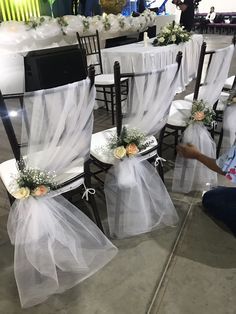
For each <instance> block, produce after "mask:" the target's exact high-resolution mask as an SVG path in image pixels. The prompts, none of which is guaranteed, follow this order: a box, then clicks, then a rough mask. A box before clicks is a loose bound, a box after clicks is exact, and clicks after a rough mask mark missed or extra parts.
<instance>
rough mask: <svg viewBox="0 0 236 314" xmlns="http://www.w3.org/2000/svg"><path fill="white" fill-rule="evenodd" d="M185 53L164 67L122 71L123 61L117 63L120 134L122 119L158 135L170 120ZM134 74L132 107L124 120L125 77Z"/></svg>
mask: <svg viewBox="0 0 236 314" xmlns="http://www.w3.org/2000/svg"><path fill="white" fill-rule="evenodd" d="M181 59H182V53H181V52H179V53H178V55H177V58H176V61H177V62H176V63H175V64H171V65H167V66H165V67H164V68H163V69H160V70H153V71H151V72H144V73H122V74H121V73H120V65H119V62H117V61H116V62H115V64H114V81H115V95H116V121H117V125H116V126H117V135H118V136H119V135H120V133H121V130H122V123H124V124H128V125H129V126H131V127H133V128H135V127H138V128H140V130H141V131H143V132H145V133H146V134H147V135H154V134H156V133H158V131H159V130H160V129H161V128H162V126H163V125H164V124H165V123H166V119H167V117H168V114H169V109H170V105H171V102H172V100H173V97H174V95H175V93H176V90H177V83H178V73H179V68H180V64H181ZM122 78H130V88H129V95H128V108H127V112H126V113H125V117H124V121H122V120H123V114H122V106H121V88H122V87H121V79H122Z"/></svg>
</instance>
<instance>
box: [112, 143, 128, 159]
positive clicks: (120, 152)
mask: <svg viewBox="0 0 236 314" xmlns="http://www.w3.org/2000/svg"><path fill="white" fill-rule="evenodd" d="M113 154H114V157H115V158H117V159H122V158H124V157H125V156H126V149H125V148H124V146H119V147H116V148H115V149H114V152H113Z"/></svg>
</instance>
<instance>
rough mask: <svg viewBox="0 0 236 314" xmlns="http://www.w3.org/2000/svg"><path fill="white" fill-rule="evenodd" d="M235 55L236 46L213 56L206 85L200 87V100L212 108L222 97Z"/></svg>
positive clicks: (219, 51)
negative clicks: (235, 48)
mask: <svg viewBox="0 0 236 314" xmlns="http://www.w3.org/2000/svg"><path fill="white" fill-rule="evenodd" d="M233 53H234V46H233V45H230V46H228V47H226V48H222V49H218V50H217V51H216V52H215V53H214V54H213V56H212V60H211V63H210V65H209V69H208V71H207V76H206V77H205V80H204V84H203V86H202V87H200V90H199V96H198V99H203V100H204V101H205V102H206V103H208V105H209V106H210V107H212V106H213V105H214V104H215V103H216V101H217V100H218V99H219V97H220V93H221V91H222V88H223V86H224V83H225V81H226V79H227V77H228V72H229V67H230V63H231V60H232V56H233Z"/></svg>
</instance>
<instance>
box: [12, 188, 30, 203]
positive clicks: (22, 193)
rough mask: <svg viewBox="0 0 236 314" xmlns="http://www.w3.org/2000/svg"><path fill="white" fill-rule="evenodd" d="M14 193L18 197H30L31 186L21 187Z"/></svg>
mask: <svg viewBox="0 0 236 314" xmlns="http://www.w3.org/2000/svg"><path fill="white" fill-rule="evenodd" d="M12 195H13V196H14V197H15V198H16V199H19V200H20V199H22V198H28V197H29V196H30V189H29V188H27V187H26V188H24V187H23V188H20V189H19V190H18V191H16V192H14V193H12Z"/></svg>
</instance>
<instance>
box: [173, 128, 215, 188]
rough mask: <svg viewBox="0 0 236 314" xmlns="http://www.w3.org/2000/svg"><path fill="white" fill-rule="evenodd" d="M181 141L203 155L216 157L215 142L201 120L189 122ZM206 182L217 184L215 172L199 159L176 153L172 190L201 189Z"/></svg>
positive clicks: (212, 184) (204, 186)
mask: <svg viewBox="0 0 236 314" xmlns="http://www.w3.org/2000/svg"><path fill="white" fill-rule="evenodd" d="M182 143H183V144H188V143H191V144H193V145H195V146H196V147H197V148H198V149H199V150H200V152H202V153H203V154H204V155H207V156H208V157H211V158H214V159H215V158H216V144H215V142H214V141H213V139H212V137H211V135H210V133H209V132H208V130H207V128H206V127H205V126H204V125H203V124H202V123H201V122H197V123H193V124H190V125H189V126H188V127H187V129H186V130H185V131H184V134H183V138H182ZM206 184H210V185H211V186H215V185H216V184H217V174H216V173H215V172H213V171H211V170H209V169H208V168H207V167H206V166H204V165H203V164H202V163H200V162H199V161H197V160H195V159H186V158H183V157H182V156H180V155H179V154H177V157H176V161H175V169H174V176H173V184H172V190H173V191H175V192H182V193H189V192H190V191H203V190H205V189H206Z"/></svg>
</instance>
